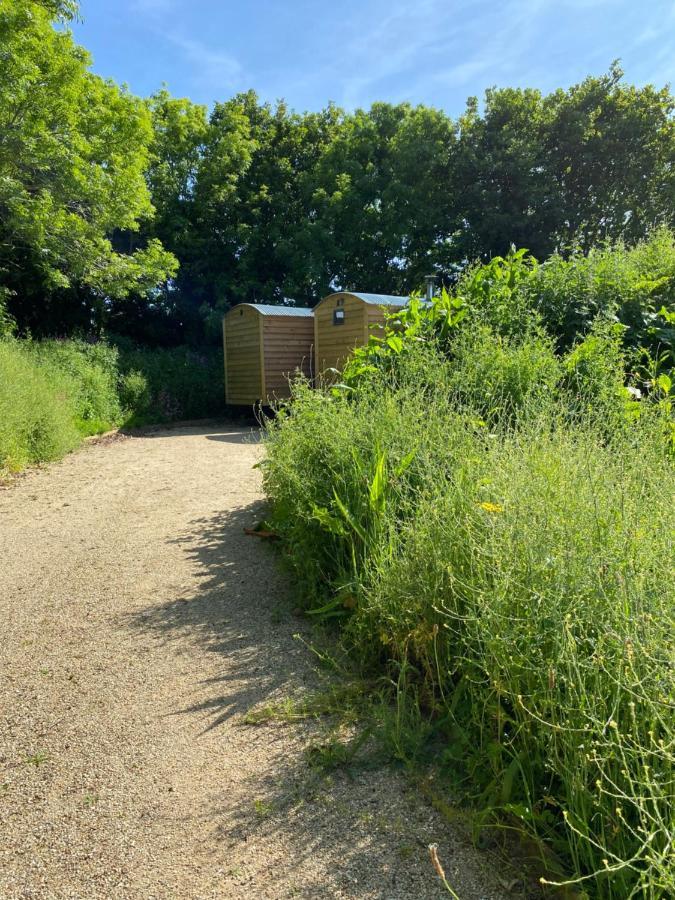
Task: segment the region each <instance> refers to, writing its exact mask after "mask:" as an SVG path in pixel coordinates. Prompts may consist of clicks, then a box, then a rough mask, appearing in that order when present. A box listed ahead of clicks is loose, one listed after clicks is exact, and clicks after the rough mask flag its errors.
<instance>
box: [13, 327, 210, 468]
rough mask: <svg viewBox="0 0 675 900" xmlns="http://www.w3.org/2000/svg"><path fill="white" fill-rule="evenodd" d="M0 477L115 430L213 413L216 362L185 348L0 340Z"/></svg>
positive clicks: (63, 341) (58, 454)
mask: <svg viewBox="0 0 675 900" xmlns="http://www.w3.org/2000/svg"><path fill="white" fill-rule="evenodd" d="M0 353H1V360H0V417H1V418H2V421H1V422H0V471H16V470H18V469H21V468H23V467H24V466H26V465H29V464H31V463H37V462H44V461H47V460H51V459H56V458H58V457H60V456H62V455H63V454H64V453H67V452H68V451H69V450H72V449H73V448H74V447H76V446H77V444H78V443H79V442H80V441H81V439H82V437H83V436H86V435H93V434H99V433H101V432H104V431H107V430H108V429H111V428H114V427H116V426H118V425H122V424H126V425H143V424H148V423H154V422H167V421H171V420H174V419H188V418H201V417H206V416H213V415H217V414H218V413H220V412H222V411H223V409H224V399H223V394H224V389H223V373H222V362H221V357H220V355H219V354H218V353H216V352H215V351H211V350H209V351H208V353H205V354H202V353H199V352H197V351H194V350H190V349H188V348H185V347H180V348H176V349H172V350H149V349H142V348H134V347H130V346H126V347H123V348H122V349H121V350H120V349H118V348H117V347H116V346H111V345H110V344H107V343H105V342H103V341H97V342H95V343H89V342H87V341H83V340H48V341H36V342H31V341H17V340H13V339H4V340H0Z"/></svg>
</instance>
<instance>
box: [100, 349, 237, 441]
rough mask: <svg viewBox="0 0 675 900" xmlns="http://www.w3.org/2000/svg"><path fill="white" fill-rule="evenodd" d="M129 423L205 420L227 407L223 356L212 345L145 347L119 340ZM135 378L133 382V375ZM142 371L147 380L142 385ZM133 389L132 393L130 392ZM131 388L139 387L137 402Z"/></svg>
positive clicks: (220, 413) (134, 389) (123, 389)
mask: <svg viewBox="0 0 675 900" xmlns="http://www.w3.org/2000/svg"><path fill="white" fill-rule="evenodd" d="M116 343H117V346H118V347H119V353H120V361H119V365H120V372H121V374H122V393H123V396H124V397H125V398H126V399H125V400H124V403H125V406H126V409H127V410H129V413H130V415H129V418H128V421H127V424H129V425H144V424H148V423H151V422H169V421H173V420H177V419H202V418H208V417H209V416H217V415H222V414H223V412H224V411H225V384H224V372H223V357H222V353H221V352H220V350H216V349H213V348H211V347H208V348H204V349H200V350H195V349H192V348H190V347H173V348H153V349H149V348H145V347H138V346H136V345H134V344H133V343H131V342H130V341H126V340H124V339H121V338H118V339H116ZM132 375H133V376H134V378H132V380H131V382H129V381H128V380H127V379H129V376H132ZM138 375H140V376H142V378H143V379H145V387H144V388H142V389H141V385H140V382H139V380H138V377H137V376H138ZM130 390H131V393H130ZM133 391H137V401H136V402H134V399H133V396H132V394H133Z"/></svg>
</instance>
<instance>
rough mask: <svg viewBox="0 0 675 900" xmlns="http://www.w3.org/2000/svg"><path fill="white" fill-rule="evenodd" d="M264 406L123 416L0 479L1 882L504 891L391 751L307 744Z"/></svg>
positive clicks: (281, 890) (45, 893) (471, 898)
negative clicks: (266, 719)
mask: <svg viewBox="0 0 675 900" xmlns="http://www.w3.org/2000/svg"><path fill="white" fill-rule="evenodd" d="M260 454H261V450H260V447H259V446H258V445H257V444H256V434H255V433H254V432H251V431H250V430H246V429H241V428H233V427H227V426H223V427H219V428H215V427H213V426H211V430H209V429H208V428H206V427H204V426H194V427H185V428H178V429H172V430H166V431H157V432H155V433H151V434H145V435H142V436H133V437H130V436H124V437H123V436H119V437H118V438H116V439H108V440H106V441H104V442H101V443H99V444H91V445H89V446H87V447H86V448H85V449H84V450H82V451H80V452H79V453H76V454H74V455H72V456H69V457H67V458H66V459H65V460H63V461H61V462H60V463H57V464H55V465H53V466H50V467H48V468H47V469H42V470H36V471H32V472H29V473H28V474H27V475H26V476H25V477H23V478H21V479H18V480H17V481H16V482H14V483H12V484H10V485H9V486H8V487H6V488H3V489H0V625H1V626H2V635H1V643H0V898H2V900H13V898H39V900H51V898H58V900H61V898H73V900H97V898H105V900H108V898H144V900H145V898H147V900H152V898H253V900H255V898H282V897H283V898H285V897H310V898H313V897H316V898H382V900H385V898H386V900H395V898H414V900H417V898H441V897H447V896H449V895H448V894H447V893H446V892H444V890H443V889H442V888H441V886H440V883H439V882H438V879H437V878H436V876H435V874H434V872H433V869H432V868H431V866H430V863H429V859H428V855H427V850H426V847H427V845H428V844H429V843H430V842H432V841H435V842H438V845H439V854H440V857H441V860H442V861H443V863H444V864H445V867H446V872H447V875H448V877H449V879H450V881H451V882H452V883H453V885H454V887H455V890H456V891H457V893H458V894H459V896H460V897H461V900H479V898H485V900H501V898H503V897H505V896H507V895H508V892H507V891H505V889H504V887H502V883H501V881H500V879H499V878H498V872H497V868H498V866H497V865H496V864H495V862H494V860H492V859H491V858H490V857H489V856H486V855H484V854H480V853H479V852H478V851H475V850H474V849H473V848H472V847H471V846H470V845H469V844H468V842H467V841H466V839H465V838H463V837H461V836H460V834H459V833H458V832H457V833H453V831H452V830H451V829H450V828H449V826H448V825H447V824H446V823H445V822H444V821H443V820H442V819H441V818H440V816H438V815H437V814H436V813H435V812H434V810H433V809H432V808H431V807H430V806H429V805H428V804H427V803H426V802H425V801H424V800H423V799H421V798H420V797H418V796H416V794H415V792H414V791H413V790H411V788H410V787H409V785H408V784H407V783H406V782H405V781H404V779H403V778H402V777H401V776H399V775H397V774H395V773H394V772H392V771H391V770H389V769H382V770H379V771H356V772H355V773H354V774H353V775H352V776H351V777H350V776H349V775H348V774H346V773H337V774H333V775H332V776H331V777H330V778H328V777H323V776H320V775H317V774H316V772H315V770H313V769H311V768H310V767H309V765H308V761H307V760H308V757H307V754H306V753H305V751H306V749H307V748H308V747H309V746H310V745H311V743H312V741H313V740H316V739H317V736H320V732H321V729H322V728H323V727H324V726H323V725H322V724H321V723H301V724H287V723H278V722H277V723H268V724H263V725H258V726H255V727H252V726H247V725H245V724H243V723H242V718H243V716H244V715H245V714H246V713H247V712H248V711H249V710H251V709H252V708H254V707H256V706H259V705H264V704H266V703H269V702H271V701H273V700H276V699H281V698H283V697H287V696H289V695H294V694H298V693H299V692H302V691H305V690H312V688H313V687H315V686H316V684H317V679H318V676H317V674H316V672H315V671H314V669H313V667H312V666H313V657H312V654H311V653H310V652H309V651H308V649H307V648H306V646H305V645H304V644H303V643H302V642H301V641H299V640H297V639H296V638H294V634H295V633H297V632H299V631H303V629H305V628H306V626H305V625H304V624H303V621H302V620H301V619H298V618H297V617H294V616H293V615H292V614H291V612H290V610H291V609H292V607H293V597H292V586H291V585H289V584H288V581H287V580H285V579H284V577H283V576H282V575H281V574H280V572H279V570H278V566H277V564H276V562H275V559H274V554H273V553H272V552H271V550H270V548H269V547H268V546H266V545H265V544H264V542H262V541H260V540H258V539H256V538H254V537H248V536H246V535H244V533H243V528H244V527H246V526H250V525H252V524H253V523H254V522H255V521H256V520H257V519H258V518H259V517H260V515H261V508H262V506H261V504H262V497H261V492H260V474H259V471H258V470H254V469H253V468H252V466H253V464H254V463H255V462H256V461H257V460H258V459H259V458H260Z"/></svg>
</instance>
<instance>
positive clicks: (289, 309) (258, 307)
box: [225, 303, 312, 316]
mask: <svg viewBox="0 0 675 900" xmlns="http://www.w3.org/2000/svg"><path fill="white" fill-rule="evenodd" d="M240 306H250V307H251V309H254V310H255V311H256V312H259V313H260V315H261V316H311V315H312V310H311V309H310V308H309V307H307V306H276V305H275V304H273V303H237V304H236V305H235V306H233V307H232V308H231V309H228V311H227V313H225V315H227V314H228V313H231V312H232V310H234V309H238V308H239V307H240Z"/></svg>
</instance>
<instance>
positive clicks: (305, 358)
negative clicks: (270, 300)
mask: <svg viewBox="0 0 675 900" xmlns="http://www.w3.org/2000/svg"><path fill="white" fill-rule="evenodd" d="M313 337H314V323H313V321H312V310H311V309H303V308H299V307H292V306H268V305H265V304H261V303H239V304H238V305H237V306H233V307H232V309H231V310H229V312H227V313H226V314H225V316H224V317H223V349H224V355H225V399H226V401H227V403H230V404H232V405H234V406H251V405H253V404H254V403H263V404H264V405H267V404H269V403H272V402H273V401H274V400H275V399H282V398H284V397H288V395H289V387H288V377H289V376H290V375H293V374H294V373H295V372H296V371H297V370H298V369H299V370H300V371H302V372H303V373H304V374H305V375H306V376H307V377H308V378H311V375H312V373H311V360H312V340H313Z"/></svg>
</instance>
